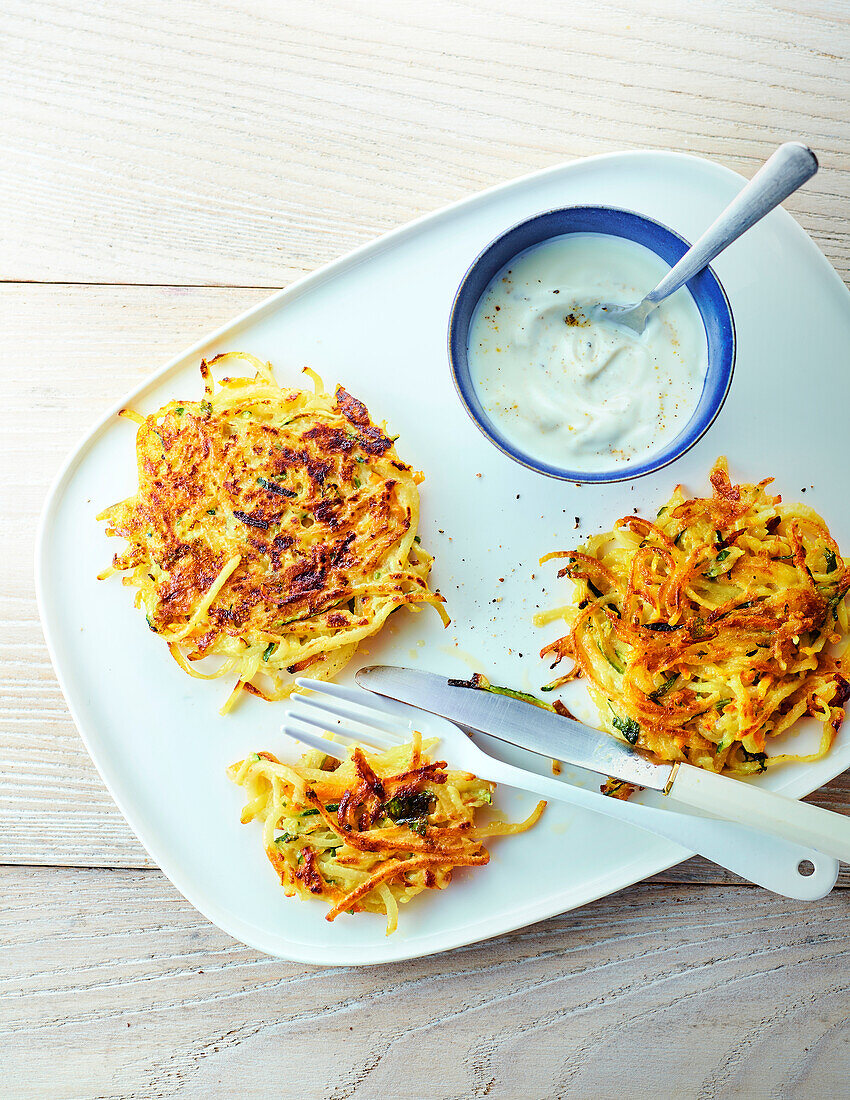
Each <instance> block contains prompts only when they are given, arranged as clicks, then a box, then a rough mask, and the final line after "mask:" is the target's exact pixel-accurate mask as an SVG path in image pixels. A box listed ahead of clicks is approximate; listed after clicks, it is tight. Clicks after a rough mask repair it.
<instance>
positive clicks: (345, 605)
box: [98, 353, 448, 710]
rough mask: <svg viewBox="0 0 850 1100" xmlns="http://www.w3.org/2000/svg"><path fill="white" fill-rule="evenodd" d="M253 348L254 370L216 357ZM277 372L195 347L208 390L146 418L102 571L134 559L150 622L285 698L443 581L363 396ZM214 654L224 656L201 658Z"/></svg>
mask: <svg viewBox="0 0 850 1100" xmlns="http://www.w3.org/2000/svg"><path fill="white" fill-rule="evenodd" d="M233 361H237V362H238V361H245V362H247V363H248V364H250V366H251V367H252V368H253V370H254V371H255V372H256V374H255V376H254V377H251V378H244V377H240V378H223V379H222V381H221V383H220V385H219V386H218V387H217V386H216V384H215V382H214V381H213V378H212V374H211V371H210V368H211V367H213V366H221V365H226V364H229V363H231V362H233ZM306 373H307V374H309V375H310V376H311V378H312V379H313V381H314V384H315V389H316V392H315V393H309V392H306V391H304V390H299V389H290V388H281V387H280V386H279V385H278V383H277V382H276V380H275V377H274V374H273V373H272V369H271V365H270V364H268V363H262V362H260V361H259V360H258V359H255V358H254V357H253V356H251V355H246V354H241V353H228V354H226V355H219V356H216V358H215V359H212V360H211V361H210V362H209V363H206V362H202V363H201V375H202V377H203V380H204V391H205V392H204V398H203V400H201V401H170V402H169V403H168V404H167V405H164V406H163V407H162V408H161V409H159V410H158V411H157V412H155V413H153V414H152V415H150V416H147V417H143V416H141V415H139V414H138V413H134V412H130V411H128V410H122V412H123V414H124V415H126V416H128V417H129V418H130V419H132V420H134V421H135V422H136V423H137V424H138V425H139V429H138V433H137V436H136V450H137V457H138V478H139V489H138V492H137V494H136V495H135V496H133V497H130V498H129V499H128V500H125V501H122V502H121V503H119V504H115V505H113V506H112V507H111V508H107V509H106V510H105V511H104V512H103V513H101V515H100V516H99V517H98V518H99V519H103V520H105V521H106V523H107V534H109V535H116V536H121V537H122V538H125V539H126V540H127V542H128V543H129V546H128V548H127V549H126V550H125V551H124V552H123V553H120V554H116V555H115V558H114V560H113V564H112V567H111V568H110V569H107V570H105V571H104V572H103V573H102V574H100V577H101V579H103V578H105V577H107V576H109V575H110V574H112V573H115V572H122V571H129V575H128V576H126V577H124V583H125V584H130V585H133V586H134V587H135V588H136V589H137V596H136V605H137V606H143V607H144V609H145V613H146V616H147V621H148V625H149V627H150V629H151V630H153V631H154V632H155V633H156V634H159V635H160V636H161V637H162V638H163V639H164V640H165V641H166V643H167V644H168V647H169V649H170V651H171V654H172V656H173V657H174V659H175V660H176V661H177V662H178V664H179V665H180V666H181V667H182V668H183V669H184V670H185V671H186V672H188V673H189V674H190V675H192V676H197V677H200V678H202V679H211V678H213V677H218V676H227V675H235V676H236V678H237V680H236V686H235V687H234V689H233V692H232V693H231V695H230V698H229V699H228V701H227V703H226V704H225V707H224V710H227V709H229V707H230V705H232V703H233V702H234V701H235V699H236V698H237V696H238V695H239V693H240V691H241V690H243V689H244V690H246V691H249V692H251V693H253V694H255V695H260V696H262V697H263V698H265V699H280V698H283V697H284V696H286V695H288V694H289V692H290V691H291V690H292V677H293V675H295V674H297V673H299V672H302V671H304V670H306V669H309V670H310V674H311V675H312V676H315V677H318V678H319V679H329V678H330V677H332V676H333V675H334V674H335V673H336V672H338V671H339V670H340V669H341V668H342V667H343V666H344V665H345V664H346V662H347V661H348V660H349V659H350V658H351V657H352V656H353V654H354V652H355V650H356V648H357V646H358V644H359V643H360V642H361V641H362V640H363V639H364V638H367V637H369V636H370V635H373V634H375V633H376V632H377V631H378V630H379V629H380V628H381V626H382V625H383V624H384V622H385V621H386V619H387V617H388V616H389V615H390V614H391V613H392V612H393V611H395V610H396V608H398V607H401V606H402V605H407V606H408V607H410V609H411V610H418V608H416V607H415V606H413V605H415V604H417V603H430V604H433V605H434V606H435V607H436V608H437V610H438V611H439V613H440V615H441V617H442V618H443V621H444V622H445V623H448V617H447V616H446V614H445V611H444V610H443V607H442V603H443V599H442V597H441V596H439V595H437V594H435V593H433V592H431V591H430V590H429V588H428V581H427V578H428V573H429V571H430V568H431V561H432V559H431V557H430V555H428V554H426V553H425V551H424V550H423V549H422V548H421V547H420V545H419V540H418V537H417V535H416V527H417V523H418V520H419V490H418V487H417V486H418V482H419V481H420V480H421V475H418V474H414V472H413V471H412V470H411V468H410V467H409V466H408V465H407V464H406V463H404V462H402V461H401V459H400V458H399V457H398V455H397V454H396V451H395V448H394V446H393V441H392V440H391V439H389V438H388V437H387V436H386V434H385V433H384V431H383V430H382V429H381V428H379V427H377V426H376V425H375V424H373V423H372V421H371V419H370V417H369V413H368V411H367V409H366V407H365V405H363V404H362V403H361V402H360V401H358V400H356V398H354V397H352V396H351V395H350V394H348V393H347V392H346V391H345V390H344V389H343V388H342V387H341V386H338V387H337V389H336V392H335V393H334V394H329V393H324V392H323V390H322V385H321V381H320V379H319V378H318V376H317V375H315V374H314V372H313V371H310V370H307V371H306ZM206 657H214V658H218V659H219V667H217V668H216V667H213V668H212V669H209V668H207V669H206V670H205V671H201V670H200V669H198V668H195V667H193V665H194V664H195V662H198V661H200V660H202V659H203V658H206Z"/></svg>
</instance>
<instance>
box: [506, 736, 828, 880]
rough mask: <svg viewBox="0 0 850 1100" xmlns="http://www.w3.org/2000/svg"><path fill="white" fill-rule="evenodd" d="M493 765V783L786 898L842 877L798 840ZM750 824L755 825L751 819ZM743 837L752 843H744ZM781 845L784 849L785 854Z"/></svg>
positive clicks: (826, 861)
mask: <svg viewBox="0 0 850 1100" xmlns="http://www.w3.org/2000/svg"><path fill="white" fill-rule="evenodd" d="M488 763H489V764H490V765H492V766H491V767H489V768H488V774H487V776H486V778H488V779H492V780H495V781H496V782H499V783H507V784H508V785H510V786H512V787H516V788H518V789H519V790H524V791H530V792H532V793H533V794H538V795H541V796H542V797H543V798H547V799H554V800H555V801H559V802H567V803H569V804H571V805H574V806H580V807H582V808H584V809H587V810H590V811H591V812H593V813H598V814H604V815H605V816H606V817H612V818H615V819H617V820H619V821H626V822H628V823H629V824H630V825H635V826H636V827H637V828H639V829H643V830H644V831H645V832H648V833H653V834H655V835H656V836H660V837H664V839H666V840H669V841H671V842H672V843H673V844H675V845H677V847H678V849H679V852H680V853H681V859H683V860H684V859H688V858H689V857H690V856H692V855H694V854H695V853H696V854H699V855H702V856H705V857H706V859H710V860H711V861H712V863H716V864H717V865H718V867H725V868H726V869H727V870H729V871H732V872H734V873H735V874H736V875H740V876H741V878H745V879H747V880H749V881H750V882H753V883H755V884H756V885H757V886H763V887H764V888H765V889H767V890H772V891H773V892H774V893H777V894H783V895H784V896H785V897H791V898H797V899H798V900H801V901H814V900H816V899H817V898H822V897H825V896H826V895H827V894H828V893H829V892H830V890H831V889H832V887H833V886H834V885H835V881H836V879H837V877H838V864H837V863H836V861H835V860H834V859H830V858H829V857H828V856H825V855H824V854H823V852H822V851H814V850H812V849H809V848H806V847H803V846H802V844H800V843H798V842H796V841H795V840H791V841H787V842H786V841H785V840H784V839H783V840H780V839H778V838H777V837H775V836H773V837H770V836H768V835H766V834H765V833H761V832H758V831H756V830H755V829H752V830H751V829H749V828H746V829H745V830H744V833H743V834H742V831H741V826H740V825H739V824H734V823H733V822H730V821H719V820H718V821H712V822H711V828H710V829H706V821H705V818H700V817H693V816H691V815H689V814H682V813H676V812H675V811H673V812H671V811H670V810H661V809H657V808H656V807H655V806H644V805H642V804H641V803H635V802H624V801H623V800H622V799H617V798H608V797H606V796H605V795H603V794H598V793H597V792H595V791H588V790H586V789H585V788H584V787H577V786H575V785H573V784H571V783H567V782H565V781H564V780H559V779H550V778H548V777H547V776H544V775H538V774H537V773H536V772H527V771H525V770H524V769H522V768H517V767H514V765H512V764H506V763H504V762H503V761H501V760H495V759H493V758H492V757H490V758H489V761H488ZM694 770H695V771H696V770H698V769H694ZM729 782H734V780H729ZM686 785H687V784H686ZM674 786H675V784H674ZM833 816H835V815H833ZM746 824H747V825H749V824H750V823H749V821H748V822H746ZM742 837H743V838H744V839H745V840H746V843H742ZM778 845H780V846H781V847H782V851H780V852H779V853H777V846H778ZM804 860H806V861H808V862H810V863H811V864H812V865H813V866H814V868H815V870H814V872H813V873H812V874H811V875H808V876H804V875H802V874H800V873H799V871H798V870H797V868H798V866H799V864H800V863H801V862H802V861H804Z"/></svg>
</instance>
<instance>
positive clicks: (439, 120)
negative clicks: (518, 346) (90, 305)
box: [0, 0, 850, 286]
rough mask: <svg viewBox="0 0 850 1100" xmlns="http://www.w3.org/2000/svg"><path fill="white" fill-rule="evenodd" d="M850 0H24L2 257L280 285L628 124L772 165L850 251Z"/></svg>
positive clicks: (0, 189) (814, 226)
mask: <svg viewBox="0 0 850 1100" xmlns="http://www.w3.org/2000/svg"><path fill="white" fill-rule="evenodd" d="M847 16H848V10H847V5H846V3H833V4H826V3H808V4H797V3H791V2H779V3H764V2H750V3H740V2H735V0H712V2H708V3H706V2H703V3H699V4H688V5H683V4H681V3H680V2H679V0H650V2H646V0H641V2H640V3H637V4H636V3H634V2H633V0H619V2H613V0H607V2H594V3H588V2H586V0H583V2H580V3H572V4H562V3H560V2H559V0H531V2H530V3H526V4H523V5H522V6H520V7H518V6H517V5H516V4H514V3H511V2H510V0H487V2H482V0H432V2H431V3H429V4H427V5H414V4H411V3H406V4H398V3H397V0H371V2H370V3H368V4H364V3H362V2H358V0H304V2H302V3H299V4H291V3H288V4H280V3H277V2H275V0H253V2H251V3H238V4H237V3H235V2H234V0H230V2H229V3H206V2H199V0H187V2H185V3H181V4H179V5H172V4H169V3H167V2H165V0H156V2H151V0H124V2H123V3H121V4H113V5H110V6H109V7H108V8H104V6H103V5H102V3H100V0H41V2H39V3H38V4H37V5H34V4H32V3H30V2H29V0H7V3H6V4H4V14H3V35H4V64H3V66H2V68H0V98H2V99H3V100H4V101H5V102H6V103H7V104H8V107H9V109H8V110H7V111H4V116H5V118H4V122H3V123H2V126H3V132H4V137H5V141H4V164H3V171H2V174H0V208H3V209H5V210H7V211H8V212H9V213H10V214H14V233H13V234H11V237H10V240H9V241H8V244H7V246H6V247H4V249H3V253H2V257H0V277H5V278H7V279H25V280H30V279H39V280H46V281H51V282H57V281H69V282H121V283H125V282H139V283H162V284H171V283H186V284H195V283H221V284H231V285H240V284H241V285H249V286H257V285H263V286H279V285H281V284H282V283H286V282H288V281H290V280H291V279H292V278H293V277H294V276H295V275H298V274H301V273H302V272H304V271H306V270H310V269H312V268H314V267H317V266H319V265H320V264H323V263H325V262H326V261H328V260H330V259H332V258H333V257H335V256H339V255H342V254H344V253H345V252H348V251H349V250H350V249H351V248H353V247H354V246H356V245H358V244H362V243H363V242H364V241H367V240H369V239H370V238H372V237H374V236H375V235H377V234H379V233H382V232H385V231H386V230H388V229H391V228H392V227H394V226H397V225H401V224H403V223H404V222H406V221H408V220H409V219H410V218H412V217H415V216H417V215H419V214H423V213H426V212H428V211H429V210H433V209H436V208H438V207H440V206H443V205H444V204H445V203H447V202H451V201H453V200H455V199H459V198H461V197H463V196H464V195H469V194H472V193H474V192H475V191H478V190H479V189H481V188H482V187H486V186H488V185H490V184H492V183H496V182H500V181H501V180H504V179H508V178H511V177H513V176H517V175H520V174H523V173H525V172H528V171H531V170H533V169H537V168H542V167H545V166H546V165H550V164H554V163H556V162H559V161H563V160H568V159H571V158H573V157H577V156H586V155H588V154H592V153H601V152H608V151H611V150H616V149H623V148H653V149H667V148H673V149H678V150H682V151H685V152H693V153H700V154H703V155H707V156H712V157H716V158H718V159H720V160H722V161H724V162H725V163H726V164H728V165H729V166H730V167H732V168H736V169H738V170H740V171H743V172H745V173H746V174H752V172H753V170H754V169H755V167H756V165H757V164H758V163H759V162H760V161H762V160H763V159H764V158H765V157H766V156H767V155H768V153H769V152H770V151H771V150H772V148H773V147H774V146H775V144H776V143H777V142H778V141H779V140H782V139H784V138H787V137H798V136H800V137H804V138H805V139H806V140H807V141H809V142H810V143H811V144H812V145H813V147H814V148H815V149H816V150H817V152H818V154H819V155H820V157H821V162H822V164H823V166H824V168H825V169H829V171H824V172H822V173H821V174H820V175H818V176H817V177H816V178H815V179H814V180H813V181H812V183H811V184H810V185H808V186H807V187H806V188H804V189H803V190H802V191H801V192H800V193H799V194H798V195H796V196H794V197H793V198H792V199H791V200H789V203H788V207H789V209H791V210H792V211H793V212H794V213H795V214H797V216H798V217H799V218H800V220H801V221H802V223H803V225H804V226H805V227H806V228H807V229H808V230H810V231H811V232H812V233H813V235H814V237H815V239H816V240H817V241H818V242H819V243H820V244H821V245H822V246H823V247H824V248H825V250H826V252H827V255H828V256H829V257H830V259H831V260H832V261H833V262H834V263H835V264H836V265H837V266H838V269H839V271H841V272H842V273H844V274H846V273H847V272H848V270H850V247H848V244H847V239H846V237H845V235H844V234H843V233H842V232H841V221H840V219H841V217H842V216H843V214H844V212H845V211H846V208H847V199H848V196H850V163H848V159H847V151H848V147H850V116H848V112H847V109H846V95H845V90H846V81H847V79H848V61H847V54H846V47H845V43H846V40H847Z"/></svg>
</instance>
